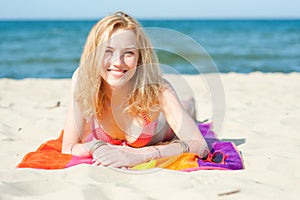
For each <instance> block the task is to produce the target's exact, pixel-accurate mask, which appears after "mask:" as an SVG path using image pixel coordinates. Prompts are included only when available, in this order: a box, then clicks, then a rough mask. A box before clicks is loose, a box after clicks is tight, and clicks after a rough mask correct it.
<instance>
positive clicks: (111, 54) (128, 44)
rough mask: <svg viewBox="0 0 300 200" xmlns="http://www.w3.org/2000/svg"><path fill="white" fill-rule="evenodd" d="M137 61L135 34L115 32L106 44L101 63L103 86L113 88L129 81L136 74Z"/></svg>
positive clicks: (137, 52) (121, 31)
mask: <svg viewBox="0 0 300 200" xmlns="http://www.w3.org/2000/svg"><path fill="white" fill-rule="evenodd" d="M138 59H139V51H138V49H137V40H136V34H135V32H134V31H132V30H125V29H118V30H116V31H115V32H114V33H113V34H112V35H111V37H110V39H109V40H108V42H107V45H106V50H105V54H104V57H103V61H102V66H103V74H102V78H103V80H104V85H105V86H106V87H110V88H115V87H118V86H120V85H123V84H124V83H126V82H127V81H128V80H130V79H131V78H132V77H133V76H134V74H135V72H136V69H137V63H138Z"/></svg>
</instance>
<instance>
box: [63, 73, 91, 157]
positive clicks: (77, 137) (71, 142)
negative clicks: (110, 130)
mask: <svg viewBox="0 0 300 200" xmlns="http://www.w3.org/2000/svg"><path fill="white" fill-rule="evenodd" d="M77 72H78V71H77V70H76V71H75V72H74V74H73V76H72V84H71V97H70V105H69V108H68V112H67V116H66V121H65V125H64V135H63V141H62V153H67V154H74V155H78V156H88V155H89V148H90V147H91V146H93V143H94V141H92V142H89V143H84V144H82V143H81V142H82V138H83V136H84V133H86V131H88V129H89V124H88V123H87V122H86V120H85V119H84V117H83V116H82V113H81V112H80V109H79V107H78V104H77V103H76V101H75V100H74V89H75V86H76V82H77Z"/></svg>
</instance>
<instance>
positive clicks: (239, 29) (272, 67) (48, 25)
mask: <svg viewBox="0 0 300 200" xmlns="http://www.w3.org/2000/svg"><path fill="white" fill-rule="evenodd" d="M95 22H96V21H92V20H91V21H84V20H83V21H0V78H13V79H23V78H29V77H35V78H70V77H71V75H72V73H73V71H74V70H75V69H76V68H77V66H78V63H79V59H80V55H81V52H82V48H83V46H84V43H85V40H86V37H87V34H88V32H89V30H90V29H91V27H92V26H93V25H94V24H95ZM140 22H141V23H142V25H143V26H144V27H161V28H168V29H172V30H176V31H178V32H180V33H182V34H185V35H187V36H189V37H191V38H192V39H194V40H195V41H197V43H199V44H200V45H201V46H202V47H203V48H204V49H205V50H206V51H207V53H208V54H209V55H210V56H211V58H212V59H213V61H214V63H215V64H216V66H217V68H218V70H219V71H220V72H222V73H227V72H237V73H250V72H253V71H261V72H282V73H289V72H300V20H140ZM171 39H172V38H171ZM172 45H176V41H172ZM187 53H188V54H191V55H192V54H193V53H195V52H193V50H192V49H191V50H190V52H187ZM158 57H159V59H160V62H161V63H163V64H166V65H169V66H171V67H173V68H174V69H175V70H176V71H178V72H179V73H182V74H195V73H198V72H197V71H195V70H194V69H193V67H192V66H191V64H189V63H188V62H186V61H185V60H184V59H181V58H180V57H178V56H176V55H174V54H172V53H170V52H163V51H158Z"/></svg>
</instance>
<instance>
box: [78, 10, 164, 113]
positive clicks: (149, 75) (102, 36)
mask: <svg viewBox="0 0 300 200" xmlns="http://www.w3.org/2000/svg"><path fill="white" fill-rule="evenodd" d="M118 29H125V30H133V31H134V32H135V34H136V38H137V45H138V50H139V59H138V65H139V67H137V70H136V72H135V75H134V77H133V78H132V79H133V90H132V92H131V94H130V95H129V96H128V102H127V106H126V109H125V111H127V112H128V113H130V114H131V115H133V116H141V115H142V114H146V116H150V113H151V111H153V109H159V105H160V103H161V102H160V94H161V83H162V76H161V72H160V67H159V63H158V59H157V57H156V54H155V52H154V49H153V47H152V45H151V43H150V40H149V39H148V37H147V36H146V34H145V33H144V32H143V30H142V27H141V25H140V24H139V23H138V22H137V21H136V20H135V19H134V18H132V17H130V16H128V15H127V14H125V13H123V12H117V13H114V14H113V15H110V16H107V17H105V18H103V19H102V20H100V21H99V22H97V23H96V24H95V25H94V27H93V28H92V29H91V31H90V33H89V35H88V37H87V41H86V43H85V46H84V49H83V52H82V55H81V59H80V66H79V69H78V77H77V85H76V87H75V93H74V95H75V96H74V98H75V100H76V102H77V103H78V105H79V108H80V110H81V111H82V113H83V116H84V117H85V118H87V119H89V118H91V117H97V118H98V119H101V117H102V114H103V109H104V107H105V91H104V90H103V84H102V77H101V73H102V69H103V68H102V66H101V64H102V59H103V56H104V52H105V49H106V42H107V40H108V39H109V37H110V36H111V35H112V34H113V32H114V31H116V30H118Z"/></svg>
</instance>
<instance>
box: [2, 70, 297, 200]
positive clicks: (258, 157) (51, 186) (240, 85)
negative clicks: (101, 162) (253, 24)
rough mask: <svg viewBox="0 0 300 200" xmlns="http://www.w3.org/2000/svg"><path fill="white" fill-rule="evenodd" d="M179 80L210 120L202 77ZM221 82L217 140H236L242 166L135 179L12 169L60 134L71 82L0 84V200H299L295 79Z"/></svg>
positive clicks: (95, 170) (83, 170)
mask: <svg viewBox="0 0 300 200" xmlns="http://www.w3.org/2000/svg"><path fill="white" fill-rule="evenodd" d="M208 76H209V75H208ZM173 78H174V77H173ZM184 79H185V80H187V83H188V85H189V86H190V87H191V88H192V89H193V91H194V93H195V95H196V100H197V107H198V119H199V120H204V119H206V118H209V119H211V118H212V106H213V105H212V104H211V99H210V91H209V89H208V88H207V86H206V85H205V84H204V83H203V82H201V80H202V79H201V77H200V76H187V75H186V76H184ZM221 79H222V81H223V86H224V92H225V97H226V104H225V105H226V118H225V121H224V127H223V129H222V132H221V133H220V134H219V136H220V138H221V139H224V140H231V141H234V142H236V144H237V147H238V149H239V150H240V151H241V152H242V155H243V158H244V164H245V169H244V170H238V171H218V170H213V171H212V170H211V171H207V170H206V171H205V170H203V171H195V172H189V173H187V172H178V171H171V170H165V169H164V170H156V171H155V172H153V171H147V172H143V173H140V174H132V173H124V172H121V171H117V170H114V169H110V168H104V167H95V166H88V165H79V166H75V167H71V168H68V169H64V170H37V169H17V168H16V165H17V164H18V163H19V162H20V161H21V159H22V157H23V156H24V155H25V154H26V153H28V152H30V151H34V150H36V149H37V148H38V146H39V145H40V144H41V143H43V142H45V141H46V140H49V139H54V138H57V137H58V135H59V133H60V131H61V129H62V128H63V124H64V119H65V114H66V110H67V106H68V103H69V89H70V79H24V80H12V79H0V148H1V152H0V160H1V165H0V166H1V168H0V178H1V182H0V199H1V200H2V199H3V200H15V199H28V200H29V199H30V200H34V199H36V200H45V199H49V200H50V199H51V200H53V199H72V200H77V199H84V200H85V199H86V200H94V199H95V200H96V199H97V200H98V199H100V200H106V199H130V200H135V199H137V200H143V199H147V200H150V199H172V200H173V199H190V200H193V199H239V200H240V199H249V200H250V199H251V200H252V199H264V200H265V199H298V198H299V197H298V196H299V195H300V190H299V189H300V173H299V165H300V159H299V157H298V156H299V154H300V126H299V125H300V103H299V102H300V74H299V73H291V74H281V73H272V74H271V73H270V74H262V73H258V72H255V73H251V74H235V73H229V74H221ZM179 85H180V84H179ZM176 88H177V87H176ZM179 89H180V88H179Z"/></svg>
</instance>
